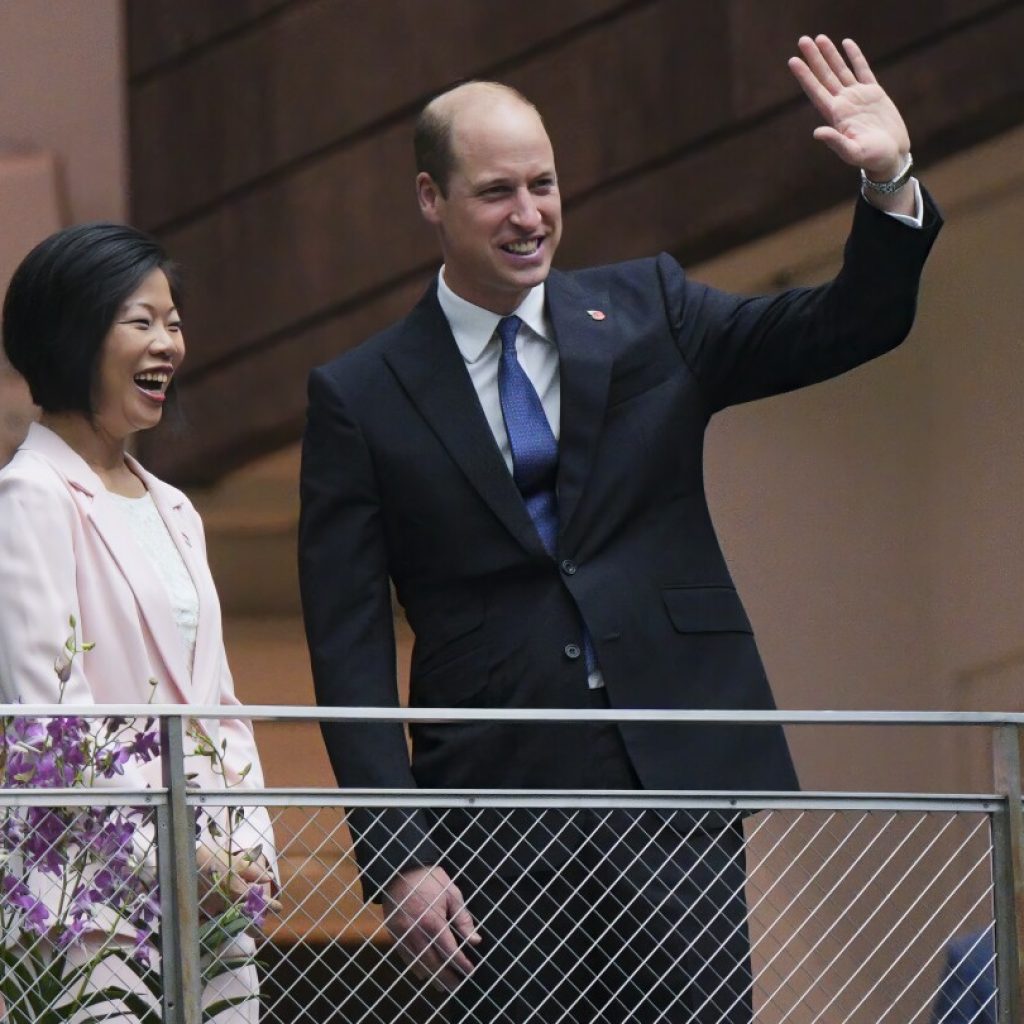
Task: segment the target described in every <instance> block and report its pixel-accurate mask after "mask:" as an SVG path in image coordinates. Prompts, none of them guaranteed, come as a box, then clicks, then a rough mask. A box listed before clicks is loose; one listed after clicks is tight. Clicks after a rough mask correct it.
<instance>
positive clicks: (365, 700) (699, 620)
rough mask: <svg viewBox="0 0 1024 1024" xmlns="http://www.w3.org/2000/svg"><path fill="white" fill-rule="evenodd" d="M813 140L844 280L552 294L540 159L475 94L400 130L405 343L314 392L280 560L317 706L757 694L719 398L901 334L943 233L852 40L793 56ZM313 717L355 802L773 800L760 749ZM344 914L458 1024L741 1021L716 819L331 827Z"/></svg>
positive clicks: (629, 817)
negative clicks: (450, 791)
mask: <svg viewBox="0 0 1024 1024" xmlns="http://www.w3.org/2000/svg"><path fill="white" fill-rule="evenodd" d="M799 49H800V56H799V57H794V58H793V59H792V60H791V61H790V67H791V69H792V71H793V73H794V75H795V76H796V78H797V80H798V81H799V82H800V84H801V86H802V87H803V89H804V91H805V92H806V93H807V95H808V97H809V98H810V100H811V101H812V103H813V104H814V106H815V108H816V109H817V110H818V111H819V113H820V114H821V116H822V120H823V122H824V123H823V124H822V126H821V127H819V128H818V129H817V130H816V131H815V137H816V138H817V139H819V140H820V141H821V142H823V143H824V144H826V145H827V146H829V147H830V148H831V149H832V150H833V151H834V152H835V153H836V154H837V155H838V156H839V157H840V158H841V159H842V160H844V161H845V162H846V163H848V164H850V165H851V166H853V167H857V168H860V170H861V172H862V174H861V181H862V184H861V189H862V195H861V198H859V199H858V200H857V208H856V211H855V214H854V222H853V227H852V230H851V234H850V238H849V241H848V243H847V247H846V255H845V261H844V265H843V269H842V271H841V272H840V274H839V275H838V276H837V278H836V279H835V280H834V281H833V282H831V283H830V284H828V285H825V286H822V287H820V288H814V289H798V290H794V291H789V292H783V293H781V294H779V295H774V296H764V297H760V298H753V299H749V298H741V297H739V296H735V295H728V294H725V293H722V292H718V291H715V290H713V289H710V288H707V287H705V286H703V285H700V284H698V283H696V282H694V281H691V280H690V279H689V278H688V277H687V276H686V274H685V273H684V272H683V270H682V269H681V268H680V266H679V265H678V264H677V263H676V262H675V261H674V260H673V259H672V258H671V257H670V256H667V255H665V254H661V255H660V256H657V257H654V258H651V259H644V260H636V261H633V262H630V263H624V264H620V265H615V266H609V267H601V268H593V269H588V270H582V271H576V272H573V273H562V272H559V271H558V270H556V269H553V268H552V261H553V260H554V258H555V254H556V251H557V248H558V243H559V240H560V237H561V231H562V219H561V200H560V196H559V191H558V178H557V173H556V168H555V158H554V153H553V151H552V147H551V142H550V140H549V138H548V135H547V132H546V130H545V128H544V124H543V121H542V120H541V117H540V115H539V113H538V112H537V110H536V109H535V108H534V107H533V106H532V105H531V104H530V103H529V102H528V101H527V100H526V99H525V98H524V97H523V96H521V95H520V94H519V93H518V92H516V91H515V90H512V89H510V88H508V87H506V86H503V85H500V84H497V83H493V82H471V83H468V84H465V85H461V86H458V87H457V88H454V89H452V90H450V91H448V92H445V93H443V94H442V95H441V96H438V97H437V98H435V99H434V100H433V101H432V102H431V103H430V104H428V106H427V107H426V108H425V110H424V111H423V113H422V114H421V116H420V119H419V121H418V124H417V130H416V138H415V148H416V157H417V162H418V174H417V178H416V190H417V197H418V201H419V206H420V210H421V212H422V214H423V216H424V218H425V219H426V220H427V222H428V223H429V224H431V225H432V226H433V227H434V228H435V229H436V232H437V237H438V241H439V244H440V249H441V256H442V258H443V266H442V267H441V269H440V271H439V273H438V275H437V278H436V280H435V281H433V282H432V283H431V285H430V287H429V288H428V289H427V293H426V294H425V295H424V297H423V299H422V300H421V301H420V302H419V304H418V305H417V306H416V307H415V308H414V309H413V310H412V312H411V313H410V314H409V315H408V316H407V317H406V318H405V319H404V320H402V321H401V322H400V323H398V324H395V325H394V326H392V327H390V328H388V329H387V330H385V331H383V332H382V333H381V334H379V335H377V336H376V337H374V338H371V339H370V340H369V341H367V342H366V343H365V344H363V345H361V346H360V347H359V348H358V349H356V350H354V351H351V352H349V353H346V354H345V355H343V356H341V357H340V358H338V359H337V360H335V361H334V362H332V363H330V364H328V365H327V366H325V367H321V368H319V369H317V370H315V371H314V372H313V373H312V375H311V377H310V388H309V394H310V405H309V417H308V423H307V429H306V435H305V440H304V446H303V463H302V519H301V526H300V571H301V583H302V596H303V608H304V614H305V618H306V628H307V636H308V639H309V645H310V652H311V658H312V664H313V670H314V678H315V683H316V689H317V695H318V699H319V701H320V702H321V703H322V704H324V705H327V706H332V707H334V706H359V705H364V706H394V705H396V704H397V702H398V694H397V686H396V678H395V662H394V638H393V627H392V616H391V595H390V590H389V580H390V581H391V582H393V584H394V587H395V591H396V593H397V596H398V599H399V601H400V602H401V603H402V605H403V606H404V608H405V611H406V614H407V616H408V620H409V623H410V624H411V626H412V629H413V631H414V632H415V635H416V645H415V649H414V652H413V660H412V667H411V700H412V703H413V704H414V705H419V706H427V707H434V706H457V707H481V708H513V709H515V708H571V709H584V710H586V709H609V708H611V709H627V708H668V709H677V708H735V709H758V708H771V707H773V706H774V704H773V699H772V694H771V690H770V688H769V686H768V682H767V679H766V678H765V674H764V670H763V668H762V666H761V662H760V658H759V656H758V653H757V647H756V645H755V642H754V638H753V635H752V631H751V628H750V623H749V620H748V618H747V616H746V613H745V612H744V609H743V606H742V604H741V602H740V599H739V597H738V595H737V593H736V591H735V588H734V586H733V583H732V580H731V578H730V576H729V571H728V569H727V567H726V563H725V559H724V557H723V555H722V552H721V550H720V548H719V545H718V542H717V539H716V537H715V534H714V530H713V528H712V525H711V520H710V516H709V514H708V507H707V503H706V499H705V495H704V491H703V477H702V455H703V436H704V431H705V428H706V427H707V424H708V421H709V420H710V418H711V416H712V415H713V414H714V413H715V412H717V411H719V410H721V409H723V408H725V407H727V406H729V405H732V404H736V403H738V402H744V401H749V400H751V399H756V398H761V397H765V396H768V395H772V394H777V393H779V392H783V391H788V390H791V389H793V388H796V387H800V386H803V385H807V384H812V383H815V382H816V381H820V380H824V379H826V378H828V377H831V376H835V375H836V374H839V373H842V372H843V371H845V370H847V369H850V368H851V367H853V366H856V365H858V364H860V363H862V362H864V361H866V360H867V359H870V358H872V357H874V356H876V355H879V354H881V353H883V352H885V351H887V350H889V349H891V348H892V347H893V346H895V345H897V344H898V343H899V342H900V341H901V340H902V339H903V337H904V336H905V335H906V333H907V331H908V330H909V329H910V326H911V323H912V321H913V315H914V308H915V301H916V295H917V287H918V278H919V275H920V272H921V268H922V266H923V263H924V260H925V257H926V255H927V253H928V250H929V248H930V246H931V243H932V241H933V239H934V237H935V234H936V232H937V230H938V227H939V217H938V214H937V212H936V210H935V208H934V207H933V206H932V204H931V203H930V201H929V200H928V198H927V196H925V195H923V193H922V191H921V189H920V188H919V186H918V184H917V182H916V181H915V180H914V179H913V178H911V176H910V167H911V158H910V140H909V137H908V135H907V131H906V128H905V126H904V124H903V121H902V119H901V118H900V115H899V112H898V111H897V110H896V108H895V106H894V105H893V104H892V102H891V100H890V99H889V97H888V96H887V95H886V93H885V92H884V91H883V90H882V89H881V87H880V86H879V85H878V83H877V82H876V81H875V79H874V76H873V75H872V73H871V70H870V68H869V67H868V64H867V62H866V61H865V60H864V57H863V55H862V54H861V53H860V51H859V49H857V47H856V46H855V45H854V44H853V43H852V42H850V41H846V43H844V50H845V55H844V54H843V53H840V51H839V50H838V49H837V48H836V47H835V46H834V45H833V44H832V43H831V41H830V40H828V39H827V38H825V37H823V36H819V37H818V38H817V39H814V40H812V39H810V38H808V37H804V38H802V39H801V40H800V43H799ZM411 733H412V757H411V760H410V757H409V752H408V750H407V747H406V742H405V737H404V735H403V731H402V729H401V727H400V726H399V725H397V724H395V725H391V724H352V725H347V726H335V727H330V728H325V739H326V741H327V746H328V750H329V753H330V756H331V760H332V763H333V765H334V769H335V772H336V773H337V777H338V780H339V782H340V783H341V784H342V785H344V786H351V787H367V788H371V789H392V788H402V789H406V788H413V787H417V786H419V787H424V788H454V789H479V788H496V789H509V788H511V789H518V790H523V789H525V790H539V789H567V790H572V791H595V790H598V791H604V790H635V789H652V790H714V789H734V790H787V789H793V788H795V787H796V776H795V773H794V771H793V766H792V763H791V760H790V756H789V751H788V749H787V746H786V742H785V738H784V736H783V734H782V731H781V730H780V729H777V728H769V727H749V726H713V727H695V726H691V727H688V728H686V729H678V728H671V727H668V726H664V725H657V724H642V723H624V724H621V725H616V724H612V723H609V722H590V723H586V724H575V723H574V724H565V723H562V724H559V723H548V724H530V725H525V724H508V725H506V724H500V723H486V722H483V723H475V722H474V723H464V724H447V725H445V724H440V725H438V724H423V725H418V726H416V727H414V728H413V729H412V730H411ZM350 823H351V825H352V828H353V833H354V835H355V837H356V843H357V853H358V855H359V858H360V863H361V867H362V871H363V883H364V889H365V890H366V894H367V896H368V897H369V898H371V899H379V900H381V901H382V902H383V904H384V908H385V912H386V914H387V919H388V924H389V927H390V929H391V931H392V934H393V935H394V936H395V939H396V942H397V944H398V947H399V949H400V951H401V952H402V954H403V955H404V956H405V957H406V959H407V960H408V962H409V963H410V965H411V969H412V970H413V971H414V972H415V973H416V974H417V975H418V976H420V977H421V978H425V979H429V980H431V981H432V982H434V983H436V984H437V985H439V986H441V987H443V988H444V989H445V990H446V991H447V992H448V993H449V996H448V998H447V1001H446V1013H447V1015H448V1017H449V1019H451V1020H469V1021H480V1022H483V1021H487V1022H519V1021H526V1020H530V1021H536V1022H547V1021H551V1022H554V1021H576V1020H587V1021H606V1022H609V1024H618V1022H626V1021H637V1022H648V1021H649V1022H654V1021H668V1022H675V1021H689V1022H700V1024H710V1022H712V1021H714V1022H719V1024H720V1022H727V1024H749V1021H750V1020H751V1017H752V1008H751V1002H752V996H751V975H750V962H749V948H748V946H749V943H748V939H747V932H746V906H745V901H744V896H743V888H744V880H745V871H744V861H743V832H742V826H741V823H740V821H739V820H738V818H736V817H730V816H726V815H718V816H708V815H702V814H701V813H699V812H696V811H694V812H693V813H682V812H678V813H667V812H655V811H640V812H636V811H633V812H629V811H626V810H616V811H602V812H598V811H583V812H579V813H574V812H570V811H563V810H559V809H558V808H557V807H555V808H548V809H546V810H537V811H532V812H531V811H528V810H525V809H522V808H519V809H516V810H514V811H511V812H510V811H507V810H506V811H499V810H493V811H489V812H488V811H473V810H470V809H462V808H452V809H449V810H443V811H438V812H436V813H433V812H406V811H403V810H399V809H390V810H386V811H384V812H371V811H366V810H363V811H353V812H352V815H351V818H350Z"/></svg>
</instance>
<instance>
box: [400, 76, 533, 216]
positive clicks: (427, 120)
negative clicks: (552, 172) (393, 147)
mask: <svg viewBox="0 0 1024 1024" xmlns="http://www.w3.org/2000/svg"><path fill="white" fill-rule="evenodd" d="M510 104H511V105H517V106H521V107H524V108H526V109H528V110H530V111H532V112H533V114H534V115H535V116H536V117H537V119H538V120H541V117H540V113H539V112H538V110H537V108H536V107H535V106H534V105H533V104H532V103H531V102H530V101H529V100H528V99H527V98H526V97H525V96H524V95H523V94H522V93H521V92H520V91H519V90H518V89H513V88H512V86H510V85H503V84H502V83H501V82H485V81H472V82H464V83H463V84H462V85H456V86H454V87H453V88H451V89H448V90H447V91H445V92H443V93H440V94H439V95H438V96H435V97H434V98H433V99H432V100H431V101H430V102H429V103H428V104H427V105H426V106H425V107H424V108H423V110H422V111H421V112H420V115H419V117H418V118H417V119H416V128H415V132H414V134H413V149H414V151H415V154H416V171H417V173H421V174H429V175H430V177H431V178H432V179H433V181H434V184H436V185H437V187H438V189H439V190H440V192H441V195H443V196H447V195H448V183H449V180H450V179H451V175H452V171H453V170H454V169H455V165H456V163H457V161H458V146H457V143H456V140H455V131H456V120H457V119H458V118H459V117H460V115H469V116H470V117H473V115H476V114H486V112H487V111H488V110H489V109H495V108H497V107H500V106H507V105H510Z"/></svg>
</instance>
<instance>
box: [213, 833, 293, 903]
mask: <svg viewBox="0 0 1024 1024" xmlns="http://www.w3.org/2000/svg"><path fill="white" fill-rule="evenodd" d="M196 865H197V867H198V869H199V909H200V910H201V911H202V912H203V913H204V914H206V915H207V916H209V917H213V916H215V915H216V914H220V913H223V912H224V911H225V910H227V909H228V908H229V907H232V906H239V905H243V906H244V904H245V900H246V897H247V896H248V895H249V892H250V889H251V888H252V886H254V885H258V886H260V888H261V890H262V894H263V897H264V899H265V901H266V909H267V910H272V911H274V912H275V913H277V912H278V911H279V910H280V909H281V904H280V902H279V901H278V900H276V899H274V898H273V896H272V892H273V889H274V886H275V882H274V876H273V875H272V874H271V871H270V867H269V865H268V864H267V861H266V858H265V857H258V858H257V859H256V860H253V861H250V860H248V859H247V857H246V855H245V854H244V853H232V854H231V855H230V857H229V856H228V854H227V852H226V851H224V850H221V849H211V848H210V847H209V846H207V845H206V844H205V843H200V844H199V845H198V846H197V847H196Z"/></svg>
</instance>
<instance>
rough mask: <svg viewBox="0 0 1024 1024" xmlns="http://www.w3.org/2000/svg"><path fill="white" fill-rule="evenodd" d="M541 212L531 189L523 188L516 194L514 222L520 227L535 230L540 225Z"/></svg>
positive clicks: (513, 213)
mask: <svg viewBox="0 0 1024 1024" xmlns="http://www.w3.org/2000/svg"><path fill="white" fill-rule="evenodd" d="M540 221H541V216H540V210H539V209H538V208H537V200H536V199H535V198H534V196H533V193H532V192H530V190H529V189H526V188H523V189H520V190H519V191H518V192H517V193H516V205H515V209H514V210H513V211H512V222H513V223H514V224H516V225H518V226H519V227H523V228H535V227H537V225H538V224H540Z"/></svg>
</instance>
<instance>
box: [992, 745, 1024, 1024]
mask: <svg viewBox="0 0 1024 1024" xmlns="http://www.w3.org/2000/svg"><path fill="white" fill-rule="evenodd" d="M992 758H993V770H994V779H995V786H996V790H997V792H999V793H1000V794H1002V796H1003V798H1004V801H1005V803H1004V806H1003V808H1002V809H1001V810H1000V811H998V812H997V813H996V814H995V815H994V817H993V822H992V840H993V869H994V876H995V911H996V981H997V986H998V990H999V996H998V1006H999V1024H1018V1022H1019V1021H1020V1020H1021V1006H1022V1002H1021V993H1022V992H1024V961H1022V958H1021V953H1022V950H1024V814H1022V812H1021V777H1020V730H1019V728H1018V727H1017V726H1015V725H1001V726H999V727H998V728H997V729H996V731H995V735H994V737H993V742H992Z"/></svg>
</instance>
